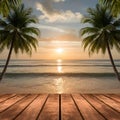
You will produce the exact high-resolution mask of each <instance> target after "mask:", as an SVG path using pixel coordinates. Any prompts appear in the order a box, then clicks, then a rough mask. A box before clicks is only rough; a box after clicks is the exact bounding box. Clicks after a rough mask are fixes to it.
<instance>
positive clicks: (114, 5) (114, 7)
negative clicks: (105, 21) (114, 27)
mask: <svg viewBox="0 0 120 120" xmlns="http://www.w3.org/2000/svg"><path fill="white" fill-rule="evenodd" d="M99 1H100V3H101V4H104V5H107V7H108V8H110V9H111V12H112V14H113V15H114V16H118V15H119V14H120V0H99Z"/></svg>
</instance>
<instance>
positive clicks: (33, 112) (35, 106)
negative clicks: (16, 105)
mask: <svg viewBox="0 0 120 120" xmlns="http://www.w3.org/2000/svg"><path fill="white" fill-rule="evenodd" d="M46 98H47V94H42V95H39V96H38V97H37V98H36V99H35V100H34V101H33V102H32V103H31V104H30V105H29V106H28V107H27V108H26V109H25V110H24V111H23V112H22V113H21V114H20V115H19V116H18V117H17V118H16V119H15V120H36V118H37V116H38V114H39V111H40V110H41V108H42V106H43V104H44V102H45V100H46Z"/></svg>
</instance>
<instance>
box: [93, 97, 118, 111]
mask: <svg viewBox="0 0 120 120" xmlns="http://www.w3.org/2000/svg"><path fill="white" fill-rule="evenodd" d="M95 96H96V97H97V98H98V99H99V100H101V101H103V102H104V103H105V104H107V105H108V106H110V107H111V108H113V109H115V110H117V111H118V112H120V103H119V102H116V101H114V100H112V99H110V98H107V97H105V96H104V95H95Z"/></svg>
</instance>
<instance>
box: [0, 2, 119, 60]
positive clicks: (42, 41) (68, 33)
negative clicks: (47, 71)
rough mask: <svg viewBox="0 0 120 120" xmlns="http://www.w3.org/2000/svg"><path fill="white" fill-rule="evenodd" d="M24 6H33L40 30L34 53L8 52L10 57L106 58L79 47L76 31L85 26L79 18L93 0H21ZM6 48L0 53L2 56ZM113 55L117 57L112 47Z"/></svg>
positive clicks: (79, 42)
mask: <svg viewBox="0 0 120 120" xmlns="http://www.w3.org/2000/svg"><path fill="white" fill-rule="evenodd" d="M23 3H24V4H25V6H26V7H32V8H33V14H34V15H36V16H37V17H38V19H39V23H38V24H37V25H35V26H36V27H38V28H39V29H40V31H41V36H40V38H39V46H38V49H37V52H35V51H33V54H32V56H31V57H30V56H29V55H26V54H18V55H14V53H13V55H12V59H107V58H108V55H107V54H106V55H102V54H98V55H96V54H95V55H92V56H91V57H89V55H88V52H87V51H84V50H83V47H82V45H81V41H82V38H81V37H80V36H79V30H80V29H81V28H82V27H84V26H86V25H84V24H82V23H81V22H80V21H81V18H82V17H83V16H84V15H86V14H87V12H86V10H87V8H89V7H95V5H96V4H97V0H23ZM7 54H8V51H7V50H5V51H3V53H1V54H0V58H2V59H5V58H6V57H7ZM113 56H114V57H115V58H116V59H119V55H118V53H117V52H116V51H115V50H113Z"/></svg>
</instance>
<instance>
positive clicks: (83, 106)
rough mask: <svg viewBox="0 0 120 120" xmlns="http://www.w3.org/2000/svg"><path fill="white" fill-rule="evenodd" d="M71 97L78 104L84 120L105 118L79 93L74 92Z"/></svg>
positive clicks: (103, 119) (101, 119)
mask: <svg viewBox="0 0 120 120" xmlns="http://www.w3.org/2000/svg"><path fill="white" fill-rule="evenodd" d="M73 98H74V100H75V102H76V104H77V105H78V108H79V109H80V111H81V113H82V115H83V117H84V119H85V120H90V119H91V120H96V118H97V120H105V118H104V117H103V116H101V115H100V114H99V113H98V112H97V111H96V110H95V109H94V108H93V107H92V106H91V105H90V104H89V103H88V102H87V101H86V100H85V99H84V98H83V97H82V96H81V95H80V94H74V95H73Z"/></svg>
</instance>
